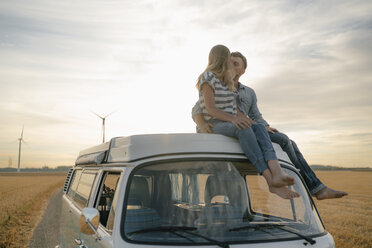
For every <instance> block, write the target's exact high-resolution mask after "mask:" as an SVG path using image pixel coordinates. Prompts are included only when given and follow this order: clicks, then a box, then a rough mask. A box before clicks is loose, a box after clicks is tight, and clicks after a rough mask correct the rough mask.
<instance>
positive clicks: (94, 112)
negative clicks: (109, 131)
mask: <svg viewBox="0 0 372 248" xmlns="http://www.w3.org/2000/svg"><path fill="white" fill-rule="evenodd" d="M90 112H92V113H93V114H95V115H96V116H98V117H99V118H101V119H103V118H104V117H102V116H100V115H99V114H97V113H96V112H93V111H92V110H91V111H90Z"/></svg>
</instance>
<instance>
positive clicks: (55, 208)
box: [28, 190, 62, 248]
mask: <svg viewBox="0 0 372 248" xmlns="http://www.w3.org/2000/svg"><path fill="white" fill-rule="evenodd" d="M61 199H62V190H59V191H57V192H56V193H54V194H53V195H52V197H51V198H50V200H49V203H48V206H47V208H46V209H45V212H44V214H43V217H42V219H41V221H40V222H39V224H38V226H37V227H36V228H35V230H34V233H33V235H32V237H31V240H30V243H29V246H28V247H29V248H44V247H45V248H50V247H55V246H56V245H57V244H59V235H58V234H59V223H60V221H59V220H60V217H61V204H62V201H61Z"/></svg>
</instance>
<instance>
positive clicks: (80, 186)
mask: <svg viewBox="0 0 372 248" xmlns="http://www.w3.org/2000/svg"><path fill="white" fill-rule="evenodd" d="M97 174H98V170H84V171H82V170H81V169H76V170H75V171H74V174H73V176H72V178H71V183H70V185H71V186H70V187H69V189H68V191H67V193H66V195H64V197H63V200H62V212H61V228H60V230H61V234H60V247H68V248H71V247H79V245H81V244H84V245H86V246H87V247H101V246H97V242H90V241H88V239H87V238H88V237H89V238H90V235H84V234H81V233H80V215H81V210H82V209H83V208H84V207H86V206H87V205H88V201H89V198H90V197H91V192H92V188H93V185H94V182H95V180H96V178H97Z"/></svg>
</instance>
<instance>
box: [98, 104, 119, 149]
mask: <svg viewBox="0 0 372 248" xmlns="http://www.w3.org/2000/svg"><path fill="white" fill-rule="evenodd" d="M92 112H93V111H92ZM114 112H116V111H114ZM114 112H111V113H110V114H108V115H106V116H100V115H98V114H97V113H95V112H93V114H95V115H96V116H98V117H99V118H101V119H102V136H103V137H102V143H105V121H106V118H107V117H108V116H110V115H112V114H113V113H114Z"/></svg>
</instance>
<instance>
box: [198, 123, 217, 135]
mask: <svg viewBox="0 0 372 248" xmlns="http://www.w3.org/2000/svg"><path fill="white" fill-rule="evenodd" d="M198 127H199V129H200V132H202V133H213V132H212V127H213V125H212V124H211V123H207V122H204V123H203V124H201V125H200V126H199V125H198Z"/></svg>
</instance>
